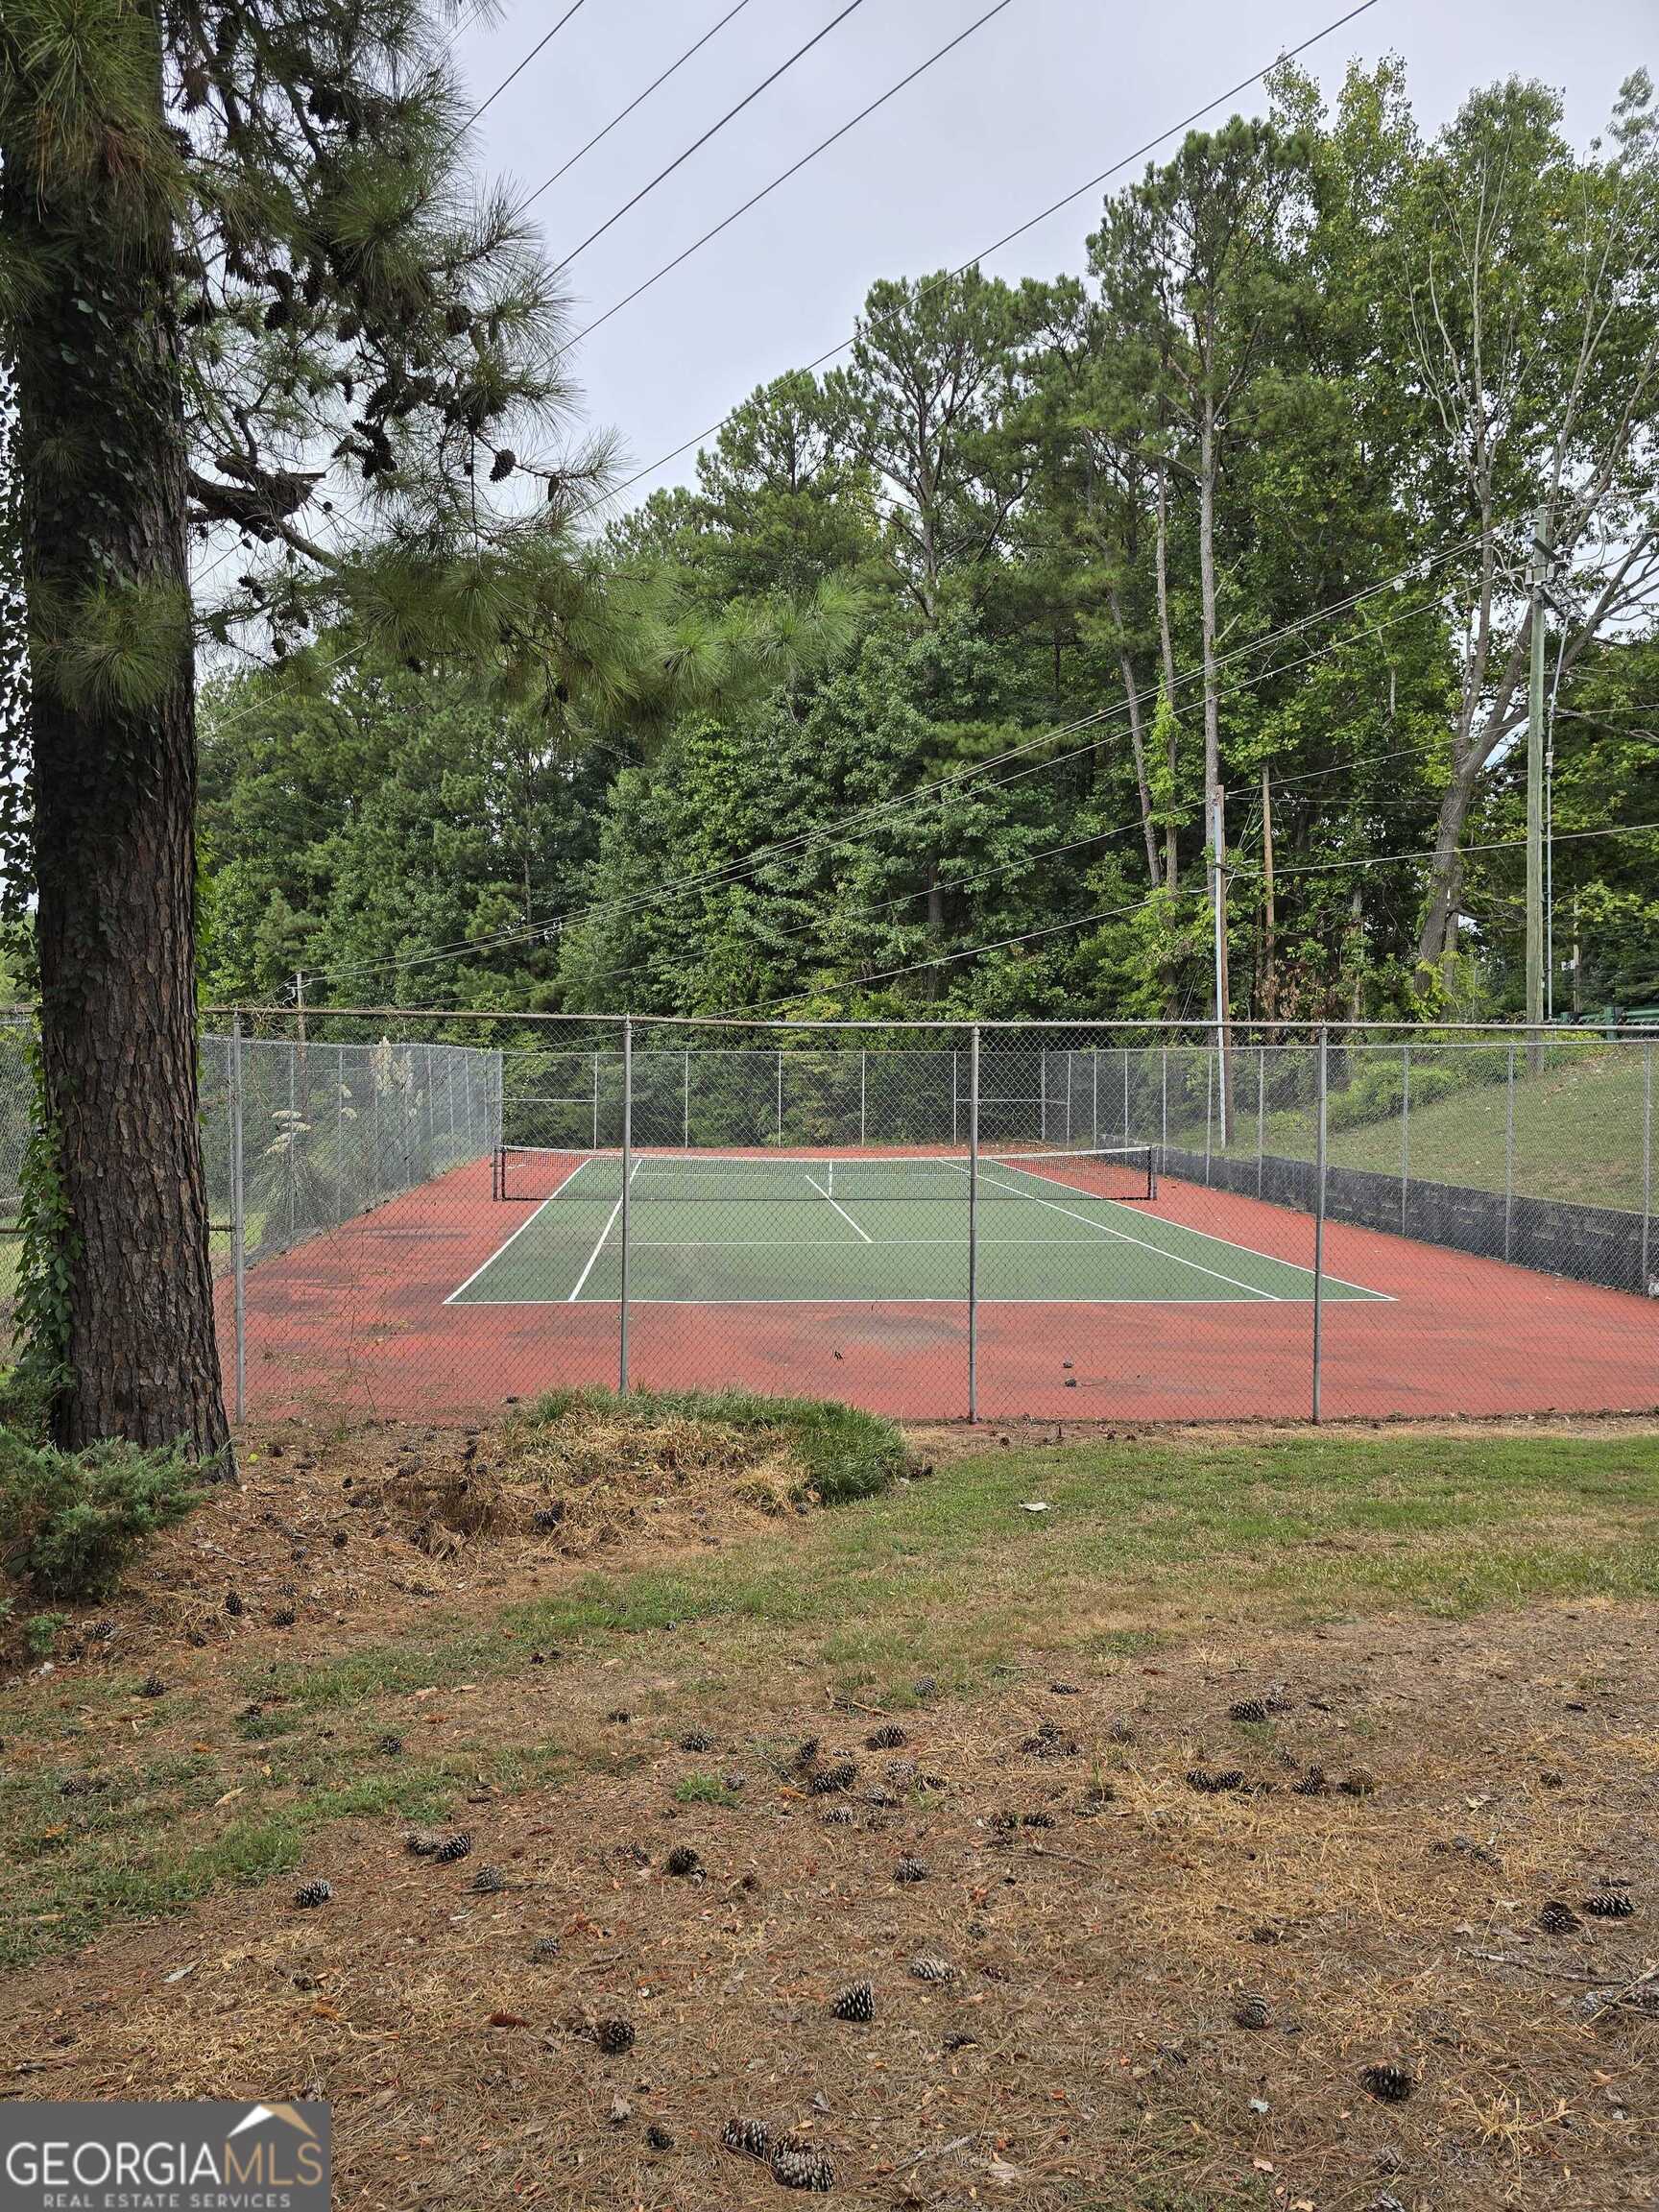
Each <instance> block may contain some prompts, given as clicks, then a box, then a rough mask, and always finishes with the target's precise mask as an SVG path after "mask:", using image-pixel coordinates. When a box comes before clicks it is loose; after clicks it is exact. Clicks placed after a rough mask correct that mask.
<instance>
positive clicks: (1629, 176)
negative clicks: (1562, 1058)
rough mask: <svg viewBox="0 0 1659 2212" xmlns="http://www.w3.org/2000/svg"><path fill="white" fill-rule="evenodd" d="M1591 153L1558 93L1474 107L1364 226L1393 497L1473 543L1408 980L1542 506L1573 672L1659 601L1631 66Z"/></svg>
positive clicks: (1433, 919)
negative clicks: (1384, 319) (1386, 359)
mask: <svg viewBox="0 0 1659 2212" xmlns="http://www.w3.org/2000/svg"><path fill="white" fill-rule="evenodd" d="M1610 140H1611V143H1610V144H1609V145H1607V146H1605V147H1598V148H1596V149H1593V151H1592V153H1591V155H1590V156H1588V157H1587V158H1585V159H1582V160H1580V159H1579V158H1577V157H1576V156H1575V154H1574V151H1573V149H1572V147H1571V146H1570V145H1569V143H1568V142H1567V140H1566V139H1565V137H1564V136H1563V134H1562V132H1561V103H1560V100H1559V98H1558V97H1557V96H1556V95H1555V94H1553V93H1551V92H1549V91H1547V90H1546V89H1545V88H1544V87H1543V86H1541V85H1537V84H1519V83H1514V82H1512V83H1509V84H1503V85H1500V86H1497V87H1495V88H1493V89H1492V90H1489V91H1483V92H1479V93H1477V94H1475V95H1474V96H1473V97H1472V98H1471V99H1470V100H1469V101H1468V102H1467V103H1466V104H1465V106H1464V108H1463V109H1462V110H1461V112H1460V113H1459V114H1458V115H1457V117H1456V118H1455V121H1454V122H1453V123H1452V124H1450V125H1449V126H1448V128H1447V129H1446V131H1445V132H1442V133H1441V135H1440V137H1439V138H1438V139H1437V140H1436V142H1435V143H1434V145H1433V146H1432V147H1431V148H1430V149H1429V150H1428V151H1427V153H1426V154H1425V155H1424V156H1423V157H1422V158H1421V159H1420V160H1418V161H1415V162H1412V163H1410V164H1409V165H1408V166H1407V167H1406V168H1405V169H1404V171H1403V173H1402V175H1401V178H1400V180H1399V184H1398V187H1397V189H1396V190H1394V191H1393V192H1392V193H1391V194H1390V195H1388V197H1387V199H1386V200H1385V202H1384V203H1383V204H1382V205H1381V206H1380V208H1379V210H1378V214H1377V218H1376V219H1377V221H1378V223H1379V224H1380V225H1381V226H1382V227H1383V232H1384V234H1385V237H1386V239H1387V242H1388V249H1389V252H1388V255H1387V265H1388V266H1389V267H1390V269H1391V272H1392V277H1393V280H1392V282H1391V283H1389V284H1387V285H1385V286H1384V287H1383V291H1382V293H1381V295H1380V300H1381V301H1382V302H1383V304H1384V306H1385V308H1386V311H1387V312H1388V313H1389V314H1390V315H1392V316H1394V317H1397V318H1398V324H1399V328H1398V331H1397V333H1396V334H1395V336H1394V339H1393V343H1394V344H1395V346H1396V348H1397V351H1398V354H1399V357H1400V358H1401V359H1402V360H1403V362H1404V363H1405V364H1406V366H1407V369H1408V372H1409V374H1410V376H1411V379H1412V382H1413V385H1414V388H1415V389H1414V397H1415V401H1416V408H1417V415H1418V435H1417V445H1416V451H1417V464H1418V465H1417V470H1416V473H1415V478H1414V481H1413V482H1412V484H1411V491H1412V493H1413V495H1414V497H1415V499H1416V500H1417V501H1418V502H1419V503H1420V505H1421V507H1422V509H1423V510H1424V511H1425V512H1426V513H1427V515H1429V516H1430V517H1431V529H1432V532H1433V535H1434V536H1435V537H1436V538H1437V539H1439V540H1441V541H1446V540H1450V539H1452V538H1455V537H1457V536H1461V535H1464V534H1467V535H1468V536H1469V537H1471V538H1472V539H1473V540H1474V541H1475V546H1476V550H1477V556H1478V557H1477V559H1476V561H1475V562H1474V563H1473V565H1472V569H1473V582H1472V585H1471V586H1470V587H1468V588H1466V590H1465V593H1464V595H1463V598H1462V603H1461V605H1460V607H1459V610H1458V613H1459V628H1460V630H1461V632H1462V647H1461V663H1462V665H1461V681H1460V686H1459V690H1460V696H1459V700H1458V705H1457V710H1456V715H1455V723H1454V727H1453V731H1452V747H1451V756H1452V757H1451V768H1452V773H1451V777H1450V780H1449V781H1448V783H1447V786H1446V791H1445V796H1444V798H1443V800H1442V803H1441V806H1440V813H1439V819H1438V822H1437V825H1436V831H1435V840H1434V854H1433V859H1432V863H1431V869H1430V875H1429V889H1428V897H1427V900H1426V902H1425V905H1424V910H1423V917H1422V924H1421V928H1420V932H1419V941H1418V962H1419V968H1420V972H1421V974H1422V975H1423V976H1424V978H1425V980H1429V979H1431V978H1432V977H1433V976H1434V975H1436V974H1439V975H1441V976H1442V977H1444V976H1445V974H1446V973H1447V970H1448V965H1449V963H1450V962H1451V961H1452V960H1453V959H1454V958H1455V954H1456V951H1457V949H1458V942H1459V914H1460V891H1461V886H1462V882H1463V876H1464V869H1463V863H1462V860H1461V858H1460V853H1459V848H1460V844H1461V841H1462V836H1463V829H1464V824H1465V822H1466V821H1467V819H1468V817H1469V814H1470V811H1471V809H1472V807H1473V806H1474V805H1475V802H1476V798H1477V794H1478V790H1479V783H1480V780H1481V778H1482V776H1483V774H1484V773H1485V771H1486V769H1487V767H1488V765H1489V763H1491V762H1492V760H1493V759H1494V757H1495V756H1496V755H1497V754H1498V753H1499V751H1500V749H1501V748H1502V747H1503V744H1504V741H1505V739H1506V738H1507V737H1508V736H1509V734H1510V733H1512V732H1513V731H1514V730H1515V729H1516V728H1517V726H1518V725H1519V724H1520V723H1521V722H1522V721H1523V720H1524V719H1525V716H1526V710H1527V663H1528V660H1529V657H1530V642H1531V632H1530V621H1529V618H1528V615H1527V604H1526V600H1525V596H1524V577H1525V569H1526V565H1527V558H1528V549H1529V544H1530V539H1531V531H1532V519H1531V518H1532V515H1533V512H1534V510H1537V509H1541V510H1542V511H1543V512H1544V515H1545V517H1546V527H1547V529H1548V533H1549V538H1550V541H1551V545H1552V547H1553V548H1554V551H1555V559H1556V563H1557V565H1558V569H1559V573H1560V583H1559V587H1558V596H1559V598H1560V600H1561V603H1562V604H1563V605H1564V606H1565V607H1566V608H1567V609H1568V627H1567V636H1566V640H1565V664H1566V665H1567V666H1568V667H1569V668H1571V667H1572V666H1574V665H1575V663H1576V662H1577V661H1579V660H1580V659H1581V658H1582V656H1583V654H1584V653H1585V651H1586V650H1587V649H1588V647H1589V645H1590V643H1591V641H1592V640H1593V639H1594V638H1595V637H1597V636H1598V635H1599V633H1601V632H1602V631H1604V630H1605V629H1606V628H1607V627H1608V626H1609V625H1610V624H1614V623H1621V624H1624V625H1629V624H1631V623H1633V622H1639V621H1640V620H1641V619H1642V618H1643V617H1644V616H1645V615H1647V614H1650V613H1651V612H1652V610H1653V608H1654V607H1655V605H1656V604H1659V506H1656V503H1655V493H1656V491H1659V448H1656V446H1655V442H1654V437H1653V421H1654V415H1655V410H1656V407H1659V111H1656V110H1655V107H1654V98H1653V85H1652V81H1651V79H1650V78H1649V77H1648V76H1647V73H1646V72H1645V71H1638V72H1637V73H1636V74H1635V75H1633V76H1632V77H1631V78H1630V79H1629V80H1628V81H1627V82H1626V84H1624V85H1623V88H1622V90H1621V93H1620V96H1619V101H1618V104H1617V107H1616V108H1615V110H1614V115H1613V121H1612V128H1611V132H1610Z"/></svg>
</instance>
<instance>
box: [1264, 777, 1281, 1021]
mask: <svg viewBox="0 0 1659 2212" xmlns="http://www.w3.org/2000/svg"><path fill="white" fill-rule="evenodd" d="M1277 935H1278V917H1277V915H1276V914H1275V913H1274V911H1273V786H1272V784H1271V783H1270V782H1269V781H1268V778H1267V763H1266V761H1265V760H1263V761H1262V1015H1263V1017H1264V1018H1265V1019H1266V1020H1267V1021H1269V1022H1271V1021H1273V1020H1274V1019H1275V1017H1276V1016H1277V1014H1278V1012H1279V1007H1278V1003H1277V1000H1278V991H1279V986H1278V981H1277V979H1276V977H1275V975H1274V973H1273V958H1274V951H1275V941H1276V938H1277Z"/></svg>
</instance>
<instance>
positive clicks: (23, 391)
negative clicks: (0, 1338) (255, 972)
mask: <svg viewBox="0 0 1659 2212" xmlns="http://www.w3.org/2000/svg"><path fill="white" fill-rule="evenodd" d="M157 84H158V80H157ZM157 100H159V91H158V90H157ZM29 151H30V150H29V149H27V148H18V147H13V146H11V145H8V146H5V147H4V148H0V161H3V164H4V168H3V184H0V191H3V192H4V195H5V197H4V202H3V203H0V205H3V208H4V214H5V218H6V223H7V227H8V228H11V229H12V232H13V234H14V235H19V234H20V235H22V236H23V238H24V239H25V241H26V244H25V252H26V255H27V257H28V259H29V262H30V265H31V266H34V267H37V268H38V267H46V268H49V269H50V271H51V276H50V281H49V282H48V284H47V285H46V286H45V287H44V288H43V289H42V291H41V292H40V293H39V294H38V295H30V294H26V295H25V296H24V307H23V311H22V313H21V314H20V315H19V316H18V317H17V319H16V321H15V322H14V324H13V328H14V330H15V331H16V336H17V372H18V404H19V438H18V444H19V448H20V455H21V468H22V476H23V483H24V488H25V497H24V573H25V586H26V589H27V594H28V600H29V611H30V622H31V663H32V677H33V751H34V782H35V792H34V803H35V824H34V844H35V864H36V881H37V885H38V901H39V903H38V913H37V924H36V934H37V942H38V947H39V963H40V995H41V1046H42V1062H43V1068H44V1076H45V1094H46V1106H47V1111H48V1114H49V1116H50V1118H51V1120H52V1122H53V1124H54V1125H55V1128H56V1133H57V1140H58V1142H57V1154H58V1161H59V1166H60V1174H61V1178H62V1185H63V1191H64V1196H65V1198H66V1200H67V1203H68V1206H69V1210H70V1213H71V1216H72V1222H73V1234H72V1243H71V1247H70V1253H69V1258H70V1269H69V1281H68V1286H67V1302H68V1344H67V1354H68V1365H69V1375H68V1379H67V1382H66V1384H65V1387H64V1389H63V1392H62V1394H61V1397H60V1401H59V1404H58V1406H57V1407H56V1409H55V1415H54V1419H55V1426H56V1431H57V1434H58V1437H59V1440H60V1442H61V1443H63V1444H64V1445H66V1446H70V1447H77V1446H80V1445H84V1444H87V1443H90V1442H91V1441H93V1440H94V1439H95V1438H98V1437H102V1436H125V1437H128V1438H130V1439H132V1441H133V1442H135V1443H139V1444H147V1445H151V1444H165V1443H172V1442H177V1441H182V1442H184V1443H185V1444H186V1445H187V1446H189V1447H191V1448H192V1449H193V1450H194V1451H195V1452H197V1453H198V1454H199V1455H203V1456H204V1457H207V1456H217V1455H220V1454H222V1453H225V1452H226V1451H227V1447H228V1430H227V1425H226V1419H225V1407H224V1398H223V1392H222V1388H221V1382H220V1370H219V1358H218V1351H217V1347H216V1343H215V1337H214V1325H213V1282H212V1274H211V1270H210V1266H209V1262H208V1252H207V1207H206V1196H205V1185H204V1174H203V1165H202V1145H201V1133H200V1128H199V1125H198V1107H199V1101H198V1095H197V1067H196V1020H195V985H196V978H195V886H196V855H195V843H194V821H195V805H196V757H195V696H194V676H193V666H192V644H191V635H190V623H189V597H188V591H189V586H188V574H187V568H186V562H185V514H186V491H185V455H184V439H183V428H182V410H181V405H180V365H179V352H178V332H177V326H176V324H175V321H174V314H173V299H172V295H173V272H172V239H171V231H170V228H169V226H168V224H167V222H166V220H165V218H164V217H163V216H161V215H160V214H158V213H156V212H155V211H153V210H152V211H149V212H146V211H145V210H143V209H142V208H141V207H138V206H136V205H134V204H132V202H131V200H127V201H125V202H124V201H123V199H122V196H123V195H124V194H128V195H130V194H132V192H133V191H134V190H135V188H134V187H133V186H132V184H131V183H123V182H122V181H121V180H120V172H119V169H118V167H115V165H112V167H115V174H116V181H115V182H110V181H109V180H108V178H107V177H106V176H104V175H103V174H102V173H100V175H99V176H98V178H97V179H96V180H93V181H92V182H90V183H88V182H87V181H86V180H82V181H81V188H80V190H79V192H78V193H76V194H75V195H73V196H65V197H64V198H63V199H62V200H61V201H59V200H57V199H55V198H54V196H53V193H52V189H51V186H50V185H49V184H46V183H42V182H40V181H39V180H36V179H35V178H34V177H32V175H31V173H30V163H29ZM100 607H102V608H103V609H104V611H105V613H106V617H107V618H108V616H109V615H110V614H111V613H113V612H114V611H115V610H119V611H120V614H121V620H122V622H123V624H124V625H128V626H130V628H131V630H132V634H133V635H134V636H135V637H136V638H137V639H138V640H139V643H138V649H137V650H136V651H135V652H132V653H130V654H128V655H127V656H126V660H127V661H128V664H129V669H130V681H128V682H126V683H122V682H118V681H114V680H109V679H105V678H101V677H100V676H99V675H97V674H96V673H94V674H92V675H87V674H85V673H84V672H82V670H81V669H80V668H79V667H76V666H75V665H74V657H75V648H76V647H78V646H80V645H81V644H82V643H83V642H84V639H85V637H86V636H87V635H88V632H89V630H90V629H91V627H92V624H93V622H94V620H95V619H96V611H97V610H98V609H99V608H100ZM84 658H85V659H87V660H90V659H91V656H90V655H87V656H85V657H84ZM66 663H67V664H66ZM71 671H73V672H71Z"/></svg>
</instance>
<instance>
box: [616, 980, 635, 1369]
mask: <svg viewBox="0 0 1659 2212" xmlns="http://www.w3.org/2000/svg"><path fill="white" fill-rule="evenodd" d="M633 1180H634V1017H633V1016H632V1015H631V1014H625V1015H624V1016H623V1017H622V1286H621V1292H620V1295H619V1297H618V1300H617V1316H616V1387H617V1389H618V1391H620V1392H622V1393H623V1394H626V1392H627V1389H628V1211H629V1209H628V1186H629V1184H630V1183H631V1182H632V1181H633Z"/></svg>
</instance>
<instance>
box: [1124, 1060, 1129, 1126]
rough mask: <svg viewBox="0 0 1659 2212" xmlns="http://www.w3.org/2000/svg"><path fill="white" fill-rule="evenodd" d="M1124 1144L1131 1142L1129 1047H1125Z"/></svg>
mask: <svg viewBox="0 0 1659 2212" xmlns="http://www.w3.org/2000/svg"><path fill="white" fill-rule="evenodd" d="M1123 1142H1124V1143H1125V1144H1127V1143H1128V1142H1129V1047H1128V1046H1127V1045H1125V1046H1124V1047H1123Z"/></svg>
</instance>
